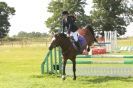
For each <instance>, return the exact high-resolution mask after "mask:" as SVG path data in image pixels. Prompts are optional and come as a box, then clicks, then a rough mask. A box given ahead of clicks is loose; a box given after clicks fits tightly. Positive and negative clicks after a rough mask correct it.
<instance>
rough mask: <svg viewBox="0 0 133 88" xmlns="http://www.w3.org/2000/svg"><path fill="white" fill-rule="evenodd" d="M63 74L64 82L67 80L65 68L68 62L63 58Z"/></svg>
mask: <svg viewBox="0 0 133 88" xmlns="http://www.w3.org/2000/svg"><path fill="white" fill-rule="evenodd" d="M62 62H63V66H62V67H63V72H62V80H65V79H66V72H65V68H66V63H67V60H66V59H64V58H63V61H62Z"/></svg>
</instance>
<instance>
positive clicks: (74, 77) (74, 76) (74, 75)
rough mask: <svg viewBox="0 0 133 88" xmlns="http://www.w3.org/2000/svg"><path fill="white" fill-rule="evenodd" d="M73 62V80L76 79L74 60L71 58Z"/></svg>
mask: <svg viewBox="0 0 133 88" xmlns="http://www.w3.org/2000/svg"><path fill="white" fill-rule="evenodd" d="M72 63H73V80H76V61H75V59H74V60H72Z"/></svg>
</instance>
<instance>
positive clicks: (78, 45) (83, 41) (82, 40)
mask: <svg viewBox="0 0 133 88" xmlns="http://www.w3.org/2000/svg"><path fill="white" fill-rule="evenodd" d="M70 39H71V41H72V43H73V46H74V48H75V49H76V50H77V54H82V52H83V50H84V49H85V47H86V45H87V42H86V39H85V38H84V36H82V35H78V41H77V42H76V41H75V40H74V38H73V37H72V36H71V37H70Z"/></svg>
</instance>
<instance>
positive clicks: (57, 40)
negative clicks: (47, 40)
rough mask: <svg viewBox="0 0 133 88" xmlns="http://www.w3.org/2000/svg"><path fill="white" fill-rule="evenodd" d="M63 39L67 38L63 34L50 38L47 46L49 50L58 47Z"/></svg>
mask: <svg viewBox="0 0 133 88" xmlns="http://www.w3.org/2000/svg"><path fill="white" fill-rule="evenodd" d="M65 38H67V37H66V35H65V34H63V33H58V34H55V35H54V36H53V38H52V41H51V44H50V46H49V50H52V49H53V48H55V47H58V46H60V45H61V44H62V42H63V41H64V39H65Z"/></svg>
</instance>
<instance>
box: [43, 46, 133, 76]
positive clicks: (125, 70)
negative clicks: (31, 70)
mask: <svg viewBox="0 0 133 88" xmlns="http://www.w3.org/2000/svg"><path fill="white" fill-rule="evenodd" d="M76 58H77V59H76V64H78V65H77V75H80V76H133V68H132V67H119V66H118V67H117V66H116V67H107V66H101V67H99V66H98V67H96V66H94V67H91V66H90V64H94V65H95V64H101V63H102V64H107V65H108V64H113V65H114V64H115V65H116V64H133V55H77V57H76ZM93 58H99V59H100V58H112V59H113V58H114V59H118V58H122V59H123V60H120V61H118V60H116V61H115V60H114V61H100V62H99V61H94V60H92V59H93ZM67 64H71V61H69V60H68V62H67ZM84 65H85V66H84ZM68 66H69V65H68ZM41 73H42V74H44V73H47V74H48V73H51V74H52V73H59V74H62V54H61V50H60V48H55V49H54V50H53V51H49V52H48V53H47V55H46V57H45V58H44V61H43V62H42V64H41ZM66 73H67V74H68V75H72V69H71V67H67V68H66Z"/></svg>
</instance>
